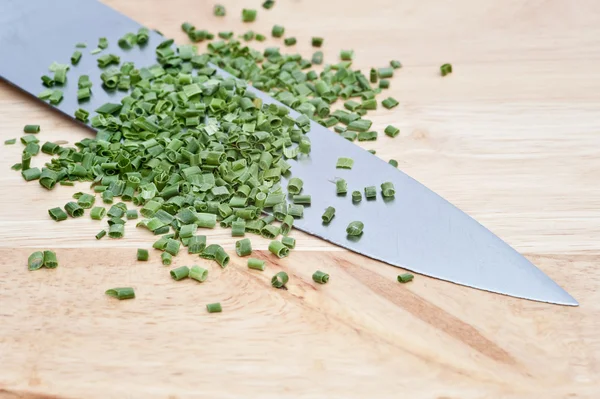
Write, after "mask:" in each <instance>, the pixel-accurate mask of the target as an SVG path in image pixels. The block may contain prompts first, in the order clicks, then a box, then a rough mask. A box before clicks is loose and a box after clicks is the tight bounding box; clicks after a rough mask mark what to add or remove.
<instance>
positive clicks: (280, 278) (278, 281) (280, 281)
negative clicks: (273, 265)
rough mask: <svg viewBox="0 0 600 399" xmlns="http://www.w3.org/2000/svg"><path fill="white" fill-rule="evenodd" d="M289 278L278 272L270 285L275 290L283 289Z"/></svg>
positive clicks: (284, 273) (285, 274)
mask: <svg viewBox="0 0 600 399" xmlns="http://www.w3.org/2000/svg"><path fill="white" fill-rule="evenodd" d="M289 280H290V277H289V276H288V274H287V273H286V272H279V273H277V274H276V275H274V276H273V278H271V285H272V286H273V287H275V288H282V287H285V285H286V284H287V282H288V281H289Z"/></svg>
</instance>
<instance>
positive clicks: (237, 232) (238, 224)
mask: <svg viewBox="0 0 600 399" xmlns="http://www.w3.org/2000/svg"><path fill="white" fill-rule="evenodd" d="M245 234H246V221H245V220H236V221H235V222H232V223H231V236H232V237H243V236H244V235H245Z"/></svg>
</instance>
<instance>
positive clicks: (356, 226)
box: [346, 221, 365, 236]
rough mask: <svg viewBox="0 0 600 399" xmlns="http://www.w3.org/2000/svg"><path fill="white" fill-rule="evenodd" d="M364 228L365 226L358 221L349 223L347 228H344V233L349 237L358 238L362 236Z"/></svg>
mask: <svg viewBox="0 0 600 399" xmlns="http://www.w3.org/2000/svg"><path fill="white" fill-rule="evenodd" d="M364 227H365V225H364V224H363V222H359V221H354V222H350V224H349V225H348V227H346V233H347V234H348V235H349V236H359V235H361V234H362V232H363V228H364Z"/></svg>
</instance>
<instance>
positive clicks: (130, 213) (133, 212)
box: [125, 209, 138, 220]
mask: <svg viewBox="0 0 600 399" xmlns="http://www.w3.org/2000/svg"><path fill="white" fill-rule="evenodd" d="M125 216H126V217H127V220H132V219H137V218H138V211H137V210H136V209H128V210H127V211H126V212H125Z"/></svg>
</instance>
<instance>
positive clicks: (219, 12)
mask: <svg viewBox="0 0 600 399" xmlns="http://www.w3.org/2000/svg"><path fill="white" fill-rule="evenodd" d="M213 14H214V16H215V17H224V16H225V14H226V12H225V6H223V5H221V4H215V7H214V8H213Z"/></svg>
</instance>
